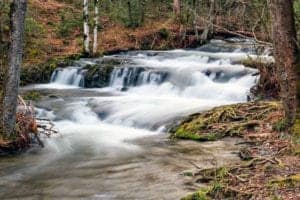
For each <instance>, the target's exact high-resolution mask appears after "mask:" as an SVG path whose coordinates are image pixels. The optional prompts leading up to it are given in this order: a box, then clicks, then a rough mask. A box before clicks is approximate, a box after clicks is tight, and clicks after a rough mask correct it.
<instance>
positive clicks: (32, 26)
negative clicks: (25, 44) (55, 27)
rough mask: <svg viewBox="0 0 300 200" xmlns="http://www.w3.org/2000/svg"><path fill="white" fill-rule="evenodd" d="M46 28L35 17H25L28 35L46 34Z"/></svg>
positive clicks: (39, 35)
mask: <svg viewBox="0 0 300 200" xmlns="http://www.w3.org/2000/svg"><path fill="white" fill-rule="evenodd" d="M45 32H46V31H45V29H44V27H43V25H42V24H39V23H38V22H37V21H36V20H35V19H34V18H33V17H26V19H25V34H26V37H33V38H35V37H41V36H42V35H43V34H45Z"/></svg>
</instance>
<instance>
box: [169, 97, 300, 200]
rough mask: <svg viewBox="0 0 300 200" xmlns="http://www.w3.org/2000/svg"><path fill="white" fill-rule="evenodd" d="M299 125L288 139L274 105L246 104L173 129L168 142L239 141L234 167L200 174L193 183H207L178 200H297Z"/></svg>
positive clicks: (194, 117)
mask: <svg viewBox="0 0 300 200" xmlns="http://www.w3.org/2000/svg"><path fill="white" fill-rule="evenodd" d="M299 128H300V120H297V122H296V125H295V126H294V128H293V135H290V134H286V133H285V132H284V130H285V126H284V121H283V111H282V106H281V104H280V103H279V102H266V101H258V102H249V103H244V104H236V105H230V106H223V107H219V108H216V109H213V110H211V111H207V112H204V113H201V114H194V115H192V116H190V117H189V118H187V119H186V120H184V121H183V122H182V123H181V124H179V125H178V126H177V127H175V128H173V130H172V132H173V137H175V138H183V139H193V140H198V141H206V140H216V139H220V138H222V137H226V136H239V137H242V138H244V140H245V143H246V144H248V145H247V147H245V148H243V149H241V150H240V152H239V155H240V157H241V160H242V161H241V163H240V164H239V165H233V166H224V167H221V168H214V169H199V172H198V173H196V174H195V176H196V177H197V182H198V183H205V184H207V185H208V186H207V188H201V189H200V190H199V191H198V192H196V193H194V194H191V195H188V196H187V197H185V198H183V200H204V199H257V200H260V199H261V200H263V199H272V200H273V199H274V200H275V199H295V200H296V199H299V198H300V195H299V194H300V157H299V147H300V146H299V145H300V140H299V138H300V135H299V134H300V132H299V130H300V129H299Z"/></svg>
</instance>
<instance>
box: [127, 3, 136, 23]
mask: <svg viewBox="0 0 300 200" xmlns="http://www.w3.org/2000/svg"><path fill="white" fill-rule="evenodd" d="M127 8H128V17H129V24H130V25H129V26H130V27H134V26H135V25H134V23H133V17H132V8H131V2H130V0H129V1H127Z"/></svg>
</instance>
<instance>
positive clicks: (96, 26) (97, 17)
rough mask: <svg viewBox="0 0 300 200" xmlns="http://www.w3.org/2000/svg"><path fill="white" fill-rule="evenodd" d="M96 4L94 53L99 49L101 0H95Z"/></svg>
mask: <svg viewBox="0 0 300 200" xmlns="http://www.w3.org/2000/svg"><path fill="white" fill-rule="evenodd" d="M94 6H95V17H94V41H93V55H96V54H97V50H98V26H99V0H94Z"/></svg>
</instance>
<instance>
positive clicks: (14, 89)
mask: <svg viewBox="0 0 300 200" xmlns="http://www.w3.org/2000/svg"><path fill="white" fill-rule="evenodd" d="M26 8H27V0H14V1H13V3H12V4H11V19H10V20H11V35H10V50H9V64H8V68H7V70H6V74H5V81H4V84H5V85H4V98H3V132H4V136H5V137H6V138H9V137H11V136H12V135H13V133H14V128H15V125H16V112H17V105H18V91H19V80H20V68H21V65H22V54H23V37H24V22H25V14H26Z"/></svg>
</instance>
